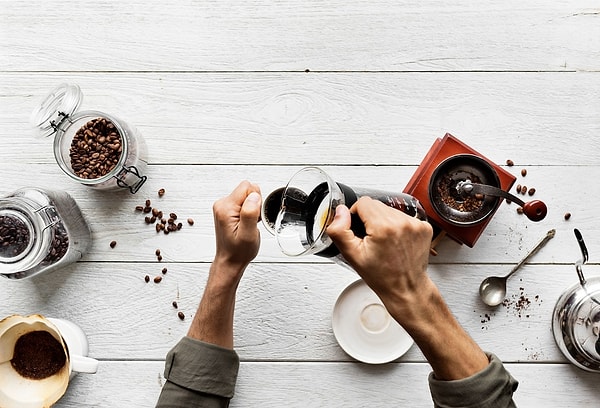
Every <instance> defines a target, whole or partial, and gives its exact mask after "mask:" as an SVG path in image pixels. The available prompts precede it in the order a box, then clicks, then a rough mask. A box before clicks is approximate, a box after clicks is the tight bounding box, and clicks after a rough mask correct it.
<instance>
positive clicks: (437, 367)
mask: <svg viewBox="0 0 600 408" xmlns="http://www.w3.org/2000/svg"><path fill="white" fill-rule="evenodd" d="M424 294H425V296H423V295H424ZM387 303H388V304H389V307H388V310H390V313H391V314H392V316H393V317H394V318H395V319H396V320H398V322H399V323H400V324H401V325H402V326H403V327H404V328H405V329H406V331H407V332H408V333H409V334H410V335H411V337H412V338H413V339H414V340H415V343H417V345H418V346H419V348H420V349H421V351H422V352H423V354H424V355H425V358H427V361H428V362H429V364H430V365H431V367H432V369H433V372H434V375H435V377H436V378H437V379H439V380H459V379H462V378H466V377H469V376H471V375H474V374H476V373H478V372H479V371H481V370H483V369H484V368H485V367H487V365H488V363H489V361H488V358H487V356H486V355H485V353H484V352H483V351H482V350H481V348H479V346H478V345H477V344H476V343H475V341H474V340H473V339H472V338H471V337H470V336H469V335H468V334H467V333H466V332H465V331H464V329H463V328H462V327H461V326H460V325H459V323H458V322H457V321H456V318H455V317H454V316H453V315H452V313H451V312H450V309H449V308H448V306H447V305H446V303H445V302H444V300H443V298H442V296H441V294H440V293H439V290H438V289H437V287H436V286H435V285H434V284H433V282H431V281H429V280H428V281H427V287H426V288H423V291H421V292H420V293H419V295H418V299H416V298H415V299H395V300H390V301H388V302H387ZM386 306H387V305H386Z"/></svg>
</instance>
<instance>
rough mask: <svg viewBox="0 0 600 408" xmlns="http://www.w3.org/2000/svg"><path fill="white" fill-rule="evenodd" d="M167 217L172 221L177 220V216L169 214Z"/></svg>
mask: <svg viewBox="0 0 600 408" xmlns="http://www.w3.org/2000/svg"><path fill="white" fill-rule="evenodd" d="M169 217H170V218H173V219H174V220H176V219H177V214H175V213H171V214H169Z"/></svg>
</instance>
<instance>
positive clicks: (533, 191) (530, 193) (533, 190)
mask: <svg viewBox="0 0 600 408" xmlns="http://www.w3.org/2000/svg"><path fill="white" fill-rule="evenodd" d="M527 194H529V195H530V196H532V195H534V194H535V188H533V187H531V188H530V189H529V191H528V192H527Z"/></svg>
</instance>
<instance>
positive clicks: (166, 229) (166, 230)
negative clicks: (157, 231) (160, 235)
mask: <svg viewBox="0 0 600 408" xmlns="http://www.w3.org/2000/svg"><path fill="white" fill-rule="evenodd" d="M163 232H164V233H165V235H169V232H171V231H169V229H168V228H165V229H164V231H163Z"/></svg>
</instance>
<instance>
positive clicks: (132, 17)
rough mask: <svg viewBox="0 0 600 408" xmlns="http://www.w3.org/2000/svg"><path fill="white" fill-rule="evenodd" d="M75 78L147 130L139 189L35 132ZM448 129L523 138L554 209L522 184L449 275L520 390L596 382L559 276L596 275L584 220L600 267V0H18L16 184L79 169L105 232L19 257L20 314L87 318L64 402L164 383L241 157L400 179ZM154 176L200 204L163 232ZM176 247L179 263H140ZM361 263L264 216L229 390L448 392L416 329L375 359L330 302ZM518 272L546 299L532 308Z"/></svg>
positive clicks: (591, 390) (438, 260) (579, 390)
mask: <svg viewBox="0 0 600 408" xmlns="http://www.w3.org/2000/svg"><path fill="white" fill-rule="evenodd" d="M65 81H67V82H73V83H77V84H79V85H80V86H81V88H82V90H83V92H84V94H85V97H84V102H83V105H82V109H85V110H90V109H94V110H100V111H104V112H107V113H111V114H114V115H116V116H119V117H121V118H122V119H124V120H126V121H127V122H129V123H131V124H132V125H134V126H136V127H137V128H138V129H139V130H140V131H141V132H142V134H143V135H144V138H145V139H146V141H147V143H148V147H149V153H150V166H149V170H148V176H149V181H148V182H147V183H146V184H145V185H144V187H143V188H142V190H141V191H140V192H139V193H138V194H136V195H135V196H133V195H130V194H128V193H126V192H122V193H102V192H97V191H92V190H90V189H88V188H86V187H84V186H82V185H78V184H76V183H74V182H72V181H71V180H69V179H68V178H67V177H66V176H65V175H64V174H63V173H62V172H61V170H60V169H59V168H58V166H57V164H56V162H55V161H54V157H53V154H52V142H51V141H50V140H39V139H34V138H33V137H32V132H31V130H30V128H29V125H28V117H29V114H30V112H31V110H32V109H33V107H34V106H35V104H36V103H37V102H39V100H40V99H41V98H42V96H43V95H45V94H46V93H47V92H48V91H49V90H50V89H51V88H53V87H54V86H56V85H57V84H59V83H61V82H65ZM446 132H450V133H452V134H454V135H455V136H457V137H458V138H459V139H461V140H463V141H464V142H465V143H467V144H469V145H470V146H471V147H473V148H475V149H476V150H478V151H480V152H482V153H483V154H484V155H486V156H487V157H489V158H490V159H491V160H493V161H494V162H496V163H498V164H501V165H504V163H505V161H506V160H507V159H512V160H513V161H514V162H515V163H516V165H515V167H512V168H507V169H508V170H509V171H511V172H513V174H515V175H516V176H517V183H519V184H526V185H528V186H531V187H535V188H536V190H537V193H536V198H538V199H541V200H543V201H545V202H546V203H547V204H548V206H549V213H548V216H547V218H546V219H545V220H544V221H542V222H540V223H532V222H529V221H527V220H526V219H525V218H524V217H523V216H520V215H518V214H517V213H516V211H515V208H516V207H515V206H514V204H513V205H512V206H511V205H507V204H502V206H501V208H500V209H499V211H498V212H497V213H496V215H495V216H494V218H493V220H492V222H491V223H490V224H489V226H488V227H487V229H486V230H485V231H484V233H483V235H482V237H481V239H480V240H479V241H478V242H477V244H476V245H475V247H474V248H472V249H471V248H468V247H466V246H460V245H458V244H457V243H455V242H453V241H451V240H446V241H443V242H442V243H441V244H440V245H439V246H438V252H439V255H438V256H437V257H432V258H431V264H432V265H431V268H430V273H431V275H432V277H433V279H434V280H435V282H436V283H437V284H438V285H439V287H440V288H441V290H442V292H443V293H444V295H445V297H446V299H447V301H448V303H449V305H450V306H451V308H452V309H453V311H454V313H455V314H456V316H457V318H458V319H459V321H460V322H461V323H462V324H463V325H464V327H465V328H466V329H467V330H468V331H469V333H470V334H471V335H472V336H473V337H474V338H475V340H476V341H478V342H479V343H480V344H481V346H482V348H484V349H485V350H488V351H492V352H494V353H496V354H497V355H498V356H499V357H500V358H501V359H502V360H503V361H505V362H506V365H507V366H508V369H509V370H510V371H511V373H512V374H513V375H514V376H515V377H517V378H518V379H519V381H520V386H519V390H518V392H517V393H516V395H515V400H516V401H517V403H518V405H519V406H523V407H534V406H545V407H561V408H562V407H590V406H596V405H597V401H598V398H599V393H600V392H599V391H598V390H599V387H598V385H599V382H600V376H599V375H595V374H590V373H586V372H584V371H582V370H579V369H577V368H575V367H574V366H572V365H570V364H568V363H567V362H566V360H565V358H564V357H563V356H562V354H561V353H560V351H559V350H558V348H557V347H556V345H555V343H554V339H553V337H552V334H551V330H550V329H551V314H552V310H553V307H554V304H555V302H556V299H557V298H558V296H559V295H560V293H561V292H562V291H563V290H564V289H566V287H567V286H569V285H570V284H572V283H574V282H575V281H576V280H577V277H576V273H575V269H574V267H573V263H574V261H575V260H577V259H578V258H579V256H580V254H579V249H578V247H577V244H576V241H575V238H574V236H573V233H572V230H573V228H575V227H577V228H579V229H580V230H581V231H582V233H583V235H584V238H585V239H586V242H587V244H588V247H589V251H590V263H589V265H586V267H585V268H584V272H585V273H586V275H588V276H595V275H599V274H600V265H599V260H600V218H599V217H598V216H597V214H598V202H599V201H600V188H599V187H598V180H600V165H599V162H598V159H599V158H600V142H599V140H600V137H599V134H600V1H598V0H581V1H575V0H571V1H561V2H548V1H542V0H532V1H528V2H522V1H516V0H507V1H502V2H487V1H485V2H473V1H464V0H457V1H453V2H447V1H443V2H442V1H435V0H418V1H417V0H378V1H369V2H355V1H340V0H322V1H313V0H308V1H302V2H299V1H287V0H283V1H267V0H253V1H247V0H246V1H237V0H236V1H222V2H220V1H202V2H200V1H189V0H186V1H177V2H171V4H167V3H165V2H164V1H154V0H145V1H139V0H122V1H119V2H99V1H81V2H76V3H65V2H58V1H50V0H44V1H27V2H16V1H7V0H0V175H1V180H2V186H1V187H0V193H1V194H2V195H5V194H7V193H9V192H11V191H12V190H15V189H17V188H20V187H23V186H29V185H31V186H45V187H52V188H55V189H59V190H66V191H68V192H69V193H71V195H72V196H73V197H74V198H75V199H76V200H77V202H78V203H79V205H80V207H81V208H82V210H83V212H84V214H85V216H86V218H87V219H88V221H89V223H90V225H91V228H92V230H93V240H94V242H93V245H92V247H91V249H90V251H89V252H88V254H87V255H86V256H85V257H84V258H83V259H82V260H81V261H80V262H78V263H76V264H74V265H72V266H70V267H68V268H66V269H63V270H61V271H58V272H56V273H53V274H48V275H42V276H39V277H36V278H33V279H30V280H24V281H9V280H2V281H1V282H0V315H1V316H5V315H9V314H13V313H19V314H29V313H42V314H44V315H46V316H51V317H61V318H65V319H68V320H71V321H73V322H75V323H77V324H78V325H80V326H81V327H82V328H83V329H84V331H85V332H86V333H87V335H88V338H89V342H90V356H92V357H95V358H97V359H99V360H100V366H99V370H98V373H97V374H95V375H84V374H81V375H78V376H77V377H76V378H75V379H74V380H73V381H72V382H71V384H70V386H69V389H68V391H67V393H66V395H65V396H64V397H63V399H62V400H61V401H60V402H59V403H58V404H57V406H60V407H150V406H153V404H154V402H155V401H156V398H157V396H158V394H159V392H160V388H161V385H162V384H163V382H164V378H163V376H162V371H163V364H164V357H165V354H166V353H167V351H168V350H169V349H170V348H171V347H172V346H173V345H174V344H175V343H176V342H177V341H178V340H179V338H180V337H181V336H183V335H184V334H185V333H186V330H187V327H188V325H189V322H190V321H191V319H192V317H193V314H194V312H195V308H196V305H197V302H198V300H199V297H200V294H201V292H202V289H203V285H204V282H205V279H206V275H207V271H208V268H209V264H210V261H211V259H212V255H213V250H214V243H213V225H212V214H211V205H212V203H213V202H214V201H215V200H216V199H217V198H219V197H221V196H223V195H225V194H227V193H229V191H230V190H231V189H232V188H233V187H234V186H235V185H237V183H238V182H239V181H241V180H242V179H249V180H251V181H253V182H256V183H258V184H260V185H261V187H262V190H263V192H265V193H267V192H270V191H271V190H272V189H274V188H276V187H279V186H281V185H283V184H284V183H285V182H286V181H287V180H288V179H289V177H290V176H291V175H292V174H293V173H294V172H295V171H297V170H298V169H299V168H300V167H302V166H304V165H309V164H310V165H318V166H322V167H323V168H324V169H326V171H328V172H329V173H330V174H331V175H332V176H333V177H334V178H336V179H337V180H339V181H340V182H343V183H345V184H348V185H355V186H362V187H372V188H380V189H387V190H392V191H401V190H402V189H403V188H404V186H405V185H406V183H407V182H408V180H409V178H410V176H411V175H412V174H413V172H414V171H415V169H416V168H417V166H418V164H419V163H420V161H421V159H422V158H423V157H424V155H425V153H426V152H427V150H428V149H429V147H430V145H431V144H432V143H433V141H434V140H435V138H437V137H441V136H443V135H444V134H445V133H446ZM521 168H526V169H527V170H528V174H527V176H526V178H522V177H521V176H520V173H519V172H520V169H521ZM159 188H165V189H166V194H165V196H164V197H162V199H160V200H159V199H158V197H157V194H156V192H157V190H158V189H159ZM146 198H150V199H152V200H155V201H156V202H159V203H160V205H161V206H162V208H165V209H170V210H173V211H174V212H176V213H178V214H179V216H180V217H185V218H187V217H192V218H194V220H195V221H196V222H195V225H194V226H193V227H187V226H185V227H184V228H183V229H182V230H181V231H179V232H178V233H176V234H172V235H169V236H165V235H162V234H160V235H157V234H156V232H155V231H154V229H153V228H152V227H148V226H146V225H145V224H144V222H143V220H142V218H143V217H140V216H139V215H136V214H135V212H134V208H135V206H136V205H139V204H142V203H143V202H144V201H145V199H146ZM565 212H570V213H572V217H571V219H570V220H569V221H565V220H564V218H563V214H564V213H565ZM261 228H262V227H261ZM551 228H556V230H557V235H556V238H554V239H553V240H552V241H550V243H549V244H548V246H547V247H546V248H545V249H543V250H542V251H541V252H540V253H539V254H537V255H536V256H535V257H534V258H532V260H531V261H530V262H529V263H528V264H526V265H525V266H524V267H523V269H522V270H521V271H520V272H518V274H517V275H516V276H515V277H514V279H512V280H511V281H510V282H509V293H508V298H509V299H510V300H512V302H510V303H509V305H508V306H500V307H498V308H495V309H492V308H488V307H486V306H485V305H483V303H482V302H481V301H480V300H479V299H478V296H477V290H478V287H479V283H480V282H481V280H482V279H483V278H484V277H486V276H488V275H502V274H505V273H506V272H508V271H509V270H510V269H511V268H512V266H513V265H514V264H515V263H516V262H517V261H518V260H520V259H521V258H522V257H523V256H524V255H525V253H526V252H527V251H528V249H529V248H531V247H532V246H533V245H534V244H535V243H536V242H537V241H538V240H539V239H540V238H541V237H542V236H543V235H544V234H545V232H546V231H547V230H548V229H551ZM112 240H116V241H117V243H118V244H117V246H116V247H115V248H114V249H111V248H110V247H109V243H110V241H112ZM156 248H160V249H161V251H162V254H163V257H164V260H163V261H162V263H158V262H157V260H156V256H155V255H154V251H155V249H156ZM163 266H166V267H167V268H168V273H167V275H165V277H164V279H163V281H162V282H161V283H160V284H154V283H152V282H150V283H145V282H144V276H145V275H146V274H148V275H150V276H155V275H158V274H160V270H161V269H162V268H163ZM356 278H357V276H356V275H354V274H353V273H351V272H349V271H348V270H346V269H344V268H342V267H339V266H337V265H334V264H332V263H328V262H327V261H325V260H323V259H320V258H317V257H306V258H300V259H292V258H286V257H285V256H284V255H282V254H281V253H280V251H279V250H278V249H277V246H276V243H275V241H274V239H273V238H272V237H271V236H270V235H268V234H267V233H266V231H264V230H263V231H262V247H261V251H260V254H259V256H258V258H257V259H256V262H254V263H253V264H252V265H251V266H250V267H249V268H248V270H247V272H246V275H245V277H244V279H243V281H242V284H241V287H240V289H239V293H238V305H237V314H236V320H235V344H236V348H237V351H238V352H239V354H240V357H241V359H242V365H241V370H240V378H239V382H238V386H237V389H236V396H235V398H234V399H233V401H232V406H234V407H256V406H261V407H281V406H290V407H307V406H314V407H320V406H323V407H333V406H336V407H337V406H340V407H364V406H369V407H376V406H377V407H378V406H381V407H387V406H411V407H427V406H431V400H430V396H429V392H428V387H427V379H426V376H427V374H428V372H429V370H430V369H429V366H428V364H427V363H426V361H425V359H424V358H423V355H422V354H421V353H420V351H419V350H418V348H417V347H413V348H411V350H409V352H408V353H407V354H405V355H404V356H403V357H402V358H401V359H399V360H398V361H396V362H394V363H390V364H385V365H381V366H371V365H366V364H362V363H357V362H355V361H354V360H353V359H352V358H350V357H349V356H347V355H346V354H345V353H344V352H343V350H342V349H341V348H340V347H339V346H338V344H337V343H336V341H335V338H334V335H333V332H332V329H331V312H332V308H333V304H334V302H335V300H336V298H337V296H338V294H339V293H340V292H341V290H342V289H343V288H344V287H345V286H346V285H348V284H349V283H351V282H352V281H354V280H355V279H356ZM520 295H524V296H526V297H529V298H530V299H532V303H531V305H529V307H528V308H526V310H525V311H523V310H522V309H521V308H519V307H517V306H516V304H515V302H514V300H515V299H516V298H517V297H518V296H520ZM173 300H177V301H178V303H179V306H180V310H181V311H183V312H184V313H185V315H186V319H185V321H180V320H179V319H178V317H177V311H176V310H175V309H173V307H172V306H171V302H172V301H173ZM0 381H1V379H0Z"/></svg>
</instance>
